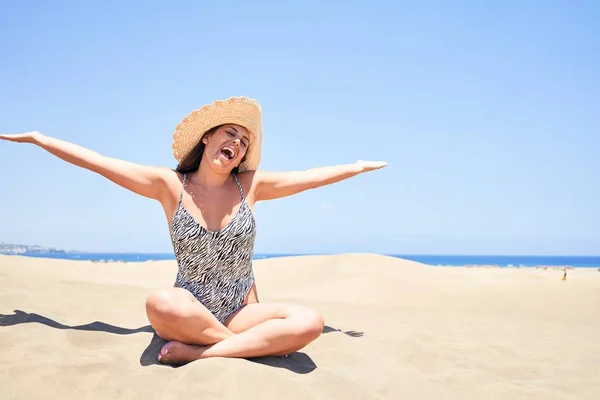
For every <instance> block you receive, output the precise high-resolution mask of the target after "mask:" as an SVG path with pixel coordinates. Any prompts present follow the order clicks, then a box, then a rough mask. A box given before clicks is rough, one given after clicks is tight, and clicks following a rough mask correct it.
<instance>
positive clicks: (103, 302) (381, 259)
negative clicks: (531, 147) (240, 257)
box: [0, 253, 600, 399]
mask: <svg viewBox="0 0 600 400" xmlns="http://www.w3.org/2000/svg"><path fill="white" fill-rule="evenodd" d="M254 268H255V275H256V281H257V287H258V291H259V298H260V301H261V302H272V301H275V302H291V303H295V304H302V305H306V306H309V307H312V308H315V309H317V310H318V311H319V312H321V313H323V315H324V317H325V324H326V327H325V330H324V332H323V334H322V335H321V337H320V338H319V339H317V341H315V342H313V343H311V344H310V345H309V346H307V347H306V348H305V349H302V350H301V351H299V352H297V353H294V354H293V355H291V356H290V357H289V358H285V359H282V358H273V357H266V358H260V359H256V360H241V359H210V360H201V361H197V362H194V363H191V364H188V365H186V366H183V367H179V368H172V367H169V366H164V365H159V364H158V363H157V362H156V354H157V352H158V349H159V348H160V346H161V345H162V342H161V340H160V339H159V338H157V337H156V336H155V335H154V333H153V331H152V329H151V328H150V327H149V325H148V321H147V319H146V316H145V309H144V301H145V298H146V296H147V295H148V294H149V293H151V292H152V291H153V290H155V289H158V288H161V287H166V286H170V285H172V283H173V279H174V277H175V273H176V263H175V261H148V262H139V263H138V262H136V263H122V262H107V263H104V262H103V263H93V262H89V261H70V260H58V259H39V258H29V257H21V256H0V376H1V377H2V390H1V392H0V398H2V399H42V398H58V397H60V398H64V399H71V398H73V399H75V398H77V399H81V398H90V399H96V398H107V397H110V398H120V399H137V398H142V397H143V398H160V399H176V398H177V399H179V398H198V397H200V398H203V399H206V398H209V399H210V398H219V399H239V398H248V397H253V398H265V399H270V398H286V399H306V398H314V399H396V398H419V399H437V398H446V399H482V398H497V399H502V398H506V399H538V398H544V399H563V398H578V399H588V398H589V399H592V398H595V397H594V396H596V395H597V393H600V382H599V381H598V379H597V376H598V374H599V373H600V343H599V341H598V340H597V338H598V337H599V336H600V290H599V289H600V273H598V272H597V271H595V270H585V269H575V270H572V271H569V276H568V279H567V280H566V281H562V280H561V276H562V272H561V271H555V270H551V269H548V270H543V269H534V268H520V269H519V268H514V269H509V268H458V267H452V268H445V267H433V266H427V265H424V264H420V263H417V262H414V261H409V260H404V259H399V258H396V257H391V256H383V255H377V254H369V253H350V254H335V255H314V256H313V255H307V256H290V257H280V258H267V259H260V260H255V261H254Z"/></svg>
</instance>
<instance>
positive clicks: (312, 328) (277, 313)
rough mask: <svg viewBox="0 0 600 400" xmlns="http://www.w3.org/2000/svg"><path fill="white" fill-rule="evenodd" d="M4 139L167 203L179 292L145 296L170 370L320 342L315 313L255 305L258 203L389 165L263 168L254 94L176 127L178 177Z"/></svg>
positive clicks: (48, 144) (46, 140)
mask: <svg viewBox="0 0 600 400" xmlns="http://www.w3.org/2000/svg"><path fill="white" fill-rule="evenodd" d="M0 139H3V140H8V141H12V142H20V143H33V144H35V145H38V146H39V147H41V148H42V149H44V150H46V151H48V152H50V153H51V154H53V155H55V156H57V157H59V158H61V159H63V160H65V161H67V162H69V163H71V164H74V165H76V166H79V167H82V168H86V169H88V170H90V171H92V172H95V173H98V174H100V175H102V176H104V177H106V178H107V179H109V180H111V181H112V182H114V183H116V184H118V185H120V186H122V187H124V188H126V189H128V190H130V191H132V192H134V193H137V194H139V195H141V196H144V197H147V198H150V199H153V200H157V201H158V202H160V204H161V205H162V207H163V210H164V213H165V216H166V220H167V223H168V226H169V232H170V238H171V243H172V245H173V250H174V253H175V257H176V259H177V265H178V272H177V275H176V277H175V282H174V285H173V287H170V288H164V289H162V290H159V291H157V292H156V293H153V294H151V295H150V296H149V297H148V298H147V300H146V313H147V316H148V319H149V321H150V324H151V325H152V327H153V328H154V330H155V331H156V334H157V335H158V336H160V337H161V338H162V339H164V340H166V341H168V343H166V344H165V345H164V346H163V348H162V349H161V351H160V354H159V355H158V359H159V361H161V362H163V363H168V364H184V363H187V362H191V361H194V360H197V359H200V358H208V357H242V358H251V357H259V356H269V355H270V356H285V355H288V354H290V353H292V352H295V351H297V350H299V349H301V348H303V347H305V346H306V345H307V344H308V343H310V342H312V341H313V340H315V339H316V338H318V337H319V336H320V334H321V333H322V331H323V327H324V321H323V317H322V316H321V315H320V314H319V313H318V312H316V311H314V310H312V309H309V308H307V307H304V306H300V305H293V304H269V303H260V302H259V300H258V294H257V289H256V285H255V283H254V273H253V270H252V255H253V251H254V241H255V236H256V225H255V220H254V212H253V211H254V205H255V203H256V202H258V201H265V200H270V199H276V198H281V197H285V196H290V195H293V194H296V193H299V192H302V191H305V190H308V189H313V188H317V187H321V186H324V185H329V184H332V183H335V182H339V181H341V180H344V179H347V178H350V177H353V176H355V175H358V174H360V173H363V172H368V171H373V170H376V169H379V168H382V167H384V166H386V163H385V162H375V161H357V162H356V163H353V164H346V165H336V166H328V167H319V168H312V169H308V170H304V171H292V172H265V171H258V170H257V168H258V165H259V162H260V158H261V146H262V111H261V107H260V105H259V104H258V103H257V102H256V100H254V99H249V98H247V97H231V98H229V99H226V100H218V101H215V102H213V103H212V104H209V105H205V106H203V107H202V108H200V109H198V110H195V111H193V112H191V113H190V114H189V115H188V116H186V117H185V118H184V119H183V121H182V122H181V123H180V124H178V125H177V127H176V129H175V133H174V134H173V145H172V148H173V155H174V157H175V159H176V161H177V163H178V164H177V167H176V169H175V170H173V169H170V168H167V167H155V166H145V165H138V164H135V163H131V162H127V161H122V160H118V159H114V158H109V157H105V156H103V155H100V154H98V153H96V152H94V151H91V150H89V149H86V148H83V147H80V146H78V145H75V144H72V143H68V142H65V141H62V140H59V139H55V138H52V137H48V136H45V135H43V134H41V133H39V132H36V131H34V132H28V133H23V134H10V135H9V134H6V135H0Z"/></svg>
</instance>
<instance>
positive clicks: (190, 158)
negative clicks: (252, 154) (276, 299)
mask: <svg viewBox="0 0 600 400" xmlns="http://www.w3.org/2000/svg"><path fill="white" fill-rule="evenodd" d="M222 126H223V125H218V126H215V127H213V128H210V129H209V130H207V131H206V132H205V133H204V135H202V137H201V138H200V140H199V141H198V144H197V145H196V146H194V148H193V149H192V150H191V151H190V152H189V153H188V155H187V156H186V157H185V158H184V159H183V160H181V162H180V163H179V164H178V165H177V168H175V171H177V172H179V173H181V174H186V173H188V172H195V171H198V168H200V162H201V161H202V155H203V154H204V147H205V144H204V142H203V141H202V140H203V139H204V138H205V137H208V136H210V135H212V134H213V133H215V132H216V131H217V130H218V129H219V128H220V127H222ZM246 154H248V153H246ZM245 160H246V155H244V157H243V158H242V161H240V164H241V163H243V162H244V161H245ZM238 171H239V167H235V168H233V169H232V170H231V172H232V173H234V174H237V173H238Z"/></svg>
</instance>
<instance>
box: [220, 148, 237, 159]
mask: <svg viewBox="0 0 600 400" xmlns="http://www.w3.org/2000/svg"><path fill="white" fill-rule="evenodd" d="M221 154H222V155H223V157H225V158H226V159H227V160H231V159H232V158H234V157H235V150H234V149H233V147H231V146H225V147H223V148H222V149H221Z"/></svg>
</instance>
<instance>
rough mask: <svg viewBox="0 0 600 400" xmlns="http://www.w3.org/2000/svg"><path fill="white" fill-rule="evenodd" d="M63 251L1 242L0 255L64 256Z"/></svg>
mask: <svg viewBox="0 0 600 400" xmlns="http://www.w3.org/2000/svg"><path fill="white" fill-rule="evenodd" d="M64 253H66V251H65V250H63V249H57V248H54V247H43V246H38V245H29V244H12V243H4V242H0V254H4V255H26V254H64Z"/></svg>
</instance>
